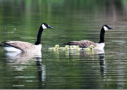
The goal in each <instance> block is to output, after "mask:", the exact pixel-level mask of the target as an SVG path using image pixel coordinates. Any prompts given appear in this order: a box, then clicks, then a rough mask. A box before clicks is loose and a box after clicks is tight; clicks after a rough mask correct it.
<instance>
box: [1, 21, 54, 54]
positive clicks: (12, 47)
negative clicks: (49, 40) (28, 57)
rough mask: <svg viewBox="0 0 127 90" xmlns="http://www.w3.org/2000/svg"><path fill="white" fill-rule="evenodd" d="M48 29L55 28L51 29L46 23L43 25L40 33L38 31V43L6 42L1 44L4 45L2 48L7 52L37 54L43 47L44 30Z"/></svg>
mask: <svg viewBox="0 0 127 90" xmlns="http://www.w3.org/2000/svg"><path fill="white" fill-rule="evenodd" d="M47 28H53V27H50V26H49V25H48V24H46V23H42V24H41V26H40V28H39V31H38V35H37V41H36V42H35V44H34V45H33V44H31V43H28V42H23V41H4V42H0V43H2V44H3V45H0V46H2V47H3V48H4V49H5V50H6V51H11V52H37V51H41V48H42V45H41V34H42V32H43V30H44V29H47Z"/></svg>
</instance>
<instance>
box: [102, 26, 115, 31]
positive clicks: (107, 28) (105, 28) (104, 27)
mask: <svg viewBox="0 0 127 90" xmlns="http://www.w3.org/2000/svg"><path fill="white" fill-rule="evenodd" d="M102 28H103V29H104V30H105V31H107V30H109V29H113V28H112V27H110V26H109V25H104V26H103V27H102Z"/></svg>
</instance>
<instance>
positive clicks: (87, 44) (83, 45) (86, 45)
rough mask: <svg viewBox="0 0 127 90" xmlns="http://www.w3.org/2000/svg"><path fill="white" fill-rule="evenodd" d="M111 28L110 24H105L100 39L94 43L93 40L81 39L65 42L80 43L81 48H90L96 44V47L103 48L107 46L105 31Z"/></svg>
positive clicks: (69, 43) (68, 43)
mask: <svg viewBox="0 0 127 90" xmlns="http://www.w3.org/2000/svg"><path fill="white" fill-rule="evenodd" d="M109 29H113V28H111V27H110V26H108V25H103V26H102V28H101V32H100V41H99V42H98V43H94V42H92V41H89V40H81V41H70V42H67V43H64V44H66V45H78V46H79V47H80V48H89V47H90V45H93V46H94V49H103V48H104V46H105V41H104V35H105V31H107V30H109Z"/></svg>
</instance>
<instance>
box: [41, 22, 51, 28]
mask: <svg viewBox="0 0 127 90" xmlns="http://www.w3.org/2000/svg"><path fill="white" fill-rule="evenodd" d="M41 26H42V28H43V29H47V28H53V27H51V26H49V25H48V24H47V23H42V25H41Z"/></svg>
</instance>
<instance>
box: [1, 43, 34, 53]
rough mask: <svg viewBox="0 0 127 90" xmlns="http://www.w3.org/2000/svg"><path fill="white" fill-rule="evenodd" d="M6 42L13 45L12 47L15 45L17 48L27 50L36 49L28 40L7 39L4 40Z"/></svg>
mask: <svg viewBox="0 0 127 90" xmlns="http://www.w3.org/2000/svg"><path fill="white" fill-rule="evenodd" d="M2 43H4V44H5V45H9V46H12V47H15V48H17V49H20V50H22V51H26V50H29V49H31V48H32V49H34V48H35V47H34V45H32V44H31V43H28V42H22V41H5V42H2Z"/></svg>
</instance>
